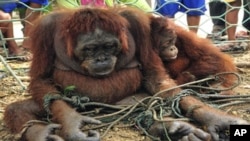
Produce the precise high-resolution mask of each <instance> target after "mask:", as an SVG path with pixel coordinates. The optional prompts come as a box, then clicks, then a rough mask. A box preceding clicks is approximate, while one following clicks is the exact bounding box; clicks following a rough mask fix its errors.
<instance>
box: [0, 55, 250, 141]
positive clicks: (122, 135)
mask: <svg viewBox="0 0 250 141" xmlns="http://www.w3.org/2000/svg"><path fill="white" fill-rule="evenodd" d="M231 55H232V56H233V58H234V60H235V63H246V64H248V65H249V62H250V51H246V52H244V53H239V54H231ZM7 63H8V65H9V66H10V67H11V68H12V69H13V70H14V72H15V74H16V75H17V76H18V78H19V79H21V80H22V82H23V84H24V86H27V85H28V84H29V77H28V75H27V74H28V73H27V72H28V70H29V69H28V68H29V65H30V62H21V61H17V60H8V61H7ZM239 74H240V75H241V76H242V78H243V82H242V83H241V84H240V86H238V87H237V88H236V89H235V91H236V92H237V93H239V94H242V95H243V94H250V66H248V67H240V68H239ZM0 77H1V79H0V141H15V140H16V138H17V136H13V135H11V134H10V133H9V132H8V130H7V129H6V128H5V126H4V124H3V121H2V117H3V112H4V108H5V107H6V106H7V105H8V104H9V103H11V102H14V101H17V100H22V99H25V98H28V97H29V94H28V93H27V91H26V90H23V87H21V85H20V84H19V83H18V81H17V80H16V79H15V78H14V77H13V76H12V75H11V74H10V73H9V71H8V70H7V69H6V67H4V65H3V63H0ZM225 110H226V111H227V112H229V113H232V114H235V115H239V116H241V117H243V118H244V119H246V120H248V121H250V103H249V104H244V105H234V106H230V107H227V109H225ZM101 131H105V128H104V129H102V130H101ZM103 140H104V141H117V140H119V141H145V140H149V139H148V137H146V136H144V135H141V133H140V132H139V131H138V129H136V128H133V127H125V126H120V125H119V126H117V127H115V128H112V129H111V130H110V131H109V132H108V134H107V135H106V136H105V137H104V138H103Z"/></svg>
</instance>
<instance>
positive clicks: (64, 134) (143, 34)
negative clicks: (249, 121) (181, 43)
mask: <svg viewBox="0 0 250 141" xmlns="http://www.w3.org/2000/svg"><path fill="white" fill-rule="evenodd" d="M127 12H128V14H126V11H124V13H123V14H122V11H120V12H117V11H116V9H99V8H82V9H76V10H72V11H62V12H55V13H52V14H49V15H47V16H45V17H43V18H41V19H40V20H38V23H37V24H36V26H35V27H34V29H33V31H32V34H31V35H30V37H31V41H32V46H33V47H34V48H32V53H33V56H34V58H33V60H32V64H31V69H30V76H31V82H30V85H29V92H30V93H31V95H32V98H31V99H27V100H24V101H18V102H15V103H12V104H10V105H8V106H7V108H6V109H5V113H4V121H5V124H6V126H7V127H8V128H9V129H10V130H11V131H12V132H14V133H17V132H20V131H21V129H22V127H23V125H25V123H26V122H29V121H32V122H29V123H32V124H28V126H26V130H24V132H23V136H22V139H23V140H28V141H46V140H55V141H62V140H66V141H71V140H73V141H80V140H81V141H97V140H100V136H99V133H98V132H96V131H89V132H88V133H84V132H82V131H81V130H80V127H81V126H83V124H84V123H94V124H99V123H100V121H98V120H95V119H93V118H91V117H86V116H82V115H81V114H80V113H78V111H76V110H75V108H76V107H74V106H73V105H70V104H69V103H67V102H66V101H63V100H62V99H60V97H61V96H62V95H63V94H64V92H63V91H64V90H65V89H66V88H67V87H68V86H72V85H73V86H75V87H76V89H75V92H74V93H72V94H74V95H75V96H79V97H85V96H87V97H89V99H90V100H91V101H96V102H103V103H115V102H117V101H120V100H122V99H124V98H125V97H128V96H131V95H133V94H135V93H136V91H137V90H138V89H141V88H142V87H145V89H146V90H147V92H148V94H154V93H156V92H158V91H161V90H163V89H166V88H171V87H173V86H175V85H176V84H175V82H174V80H172V79H170V77H169V76H168V74H166V73H165V69H164V66H163V64H162V62H161V59H160V57H159V56H158V55H157V54H156V53H155V52H154V51H153V50H152V45H151V40H150V38H151V37H150V19H149V18H148V16H147V15H145V14H144V13H141V12H139V11H138V12H136V13H134V14H133V12H131V11H130V10H128V11H127ZM126 15H127V16H128V17H127V16H126ZM133 20H135V21H137V23H135V24H131V25H130V23H131V21H133ZM133 29H135V30H133ZM139 35H140V36H139ZM139 37H140V38H139ZM139 66H140V67H139ZM177 92H179V89H176V90H173V91H168V92H167V93H164V94H163V95H161V96H164V97H170V96H173V95H174V94H175V93H177ZM48 97H53V98H54V99H52V100H51V99H50V103H49V105H46V104H44V103H46V100H48V99H46V98H48ZM47 104H48V103H47ZM180 104H181V107H182V110H183V113H184V114H185V113H188V111H190V106H195V107H196V108H195V109H193V110H192V113H191V114H189V115H190V118H193V119H195V120H197V121H199V122H200V123H202V124H203V125H205V126H206V127H207V128H208V131H209V133H210V134H211V135H212V136H215V140H216V137H217V136H216V135H217V133H219V132H220V131H224V130H225V129H227V128H228V126H229V125H230V124H232V123H234V124H239V123H246V122H245V121H244V120H242V119H240V118H237V117H233V116H229V115H227V114H226V113H224V112H222V111H218V110H216V109H213V108H211V107H209V106H207V105H205V104H204V103H202V102H200V101H198V100H196V99H195V98H193V97H191V96H187V97H184V98H182V99H181V103H180ZM44 105H45V106H44ZM197 106H198V108H197ZM48 114H50V116H51V120H52V121H53V122H54V123H55V124H48V125H46V124H44V123H43V122H37V121H34V120H42V119H43V118H44V117H47V115H48ZM221 117H222V118H221ZM206 118H209V120H208V119H206ZM166 124H167V126H166V128H167V130H169V131H170V133H171V135H172V136H175V135H176V134H178V135H181V136H180V137H179V138H178V139H183V140H188V141H197V140H202V141H205V140H209V139H210V135H209V134H208V133H206V132H205V131H203V130H201V129H198V128H196V127H194V126H192V125H190V124H188V123H185V122H179V121H173V122H166ZM161 125H162V124H159V123H157V122H155V123H154V124H152V126H151V128H150V129H149V131H150V132H152V134H154V135H156V136H162V135H161V134H160V133H161V132H162V131H163V129H162V128H161ZM54 129H58V130H59V133H57V132H56V133H55V132H54ZM155 131H157V132H155ZM217 140H218V139H217Z"/></svg>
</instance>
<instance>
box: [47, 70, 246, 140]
mask: <svg viewBox="0 0 250 141" xmlns="http://www.w3.org/2000/svg"><path fill="white" fill-rule="evenodd" d="M224 74H226V73H221V74H217V75H215V76H213V77H212V76H210V77H209V78H205V79H202V80H198V81H195V82H190V83H188V84H184V85H182V86H177V87H184V86H185V87H188V86H189V85H192V86H194V84H198V85H200V84H199V83H205V82H208V81H209V82H210V81H211V80H213V81H214V80H217V79H216V78H217V77H220V76H221V75H224ZM227 74H228V73H227ZM231 74H235V73H231ZM235 75H236V74H235ZM236 77H237V78H238V81H237V83H235V84H233V85H232V87H230V88H228V89H232V88H234V87H236V84H237V85H239V83H240V82H241V79H240V77H239V75H236ZM197 87H198V86H197ZM201 88H203V87H201ZM172 89H173V88H172ZM228 89H219V90H218V89H215V90H217V91H222V90H228ZM74 90H75V87H74V86H69V87H67V88H66V89H65V90H64V91H63V94H61V93H59V92H51V93H49V94H47V95H46V96H45V97H44V108H45V110H46V111H47V112H48V113H49V114H51V113H50V110H49V107H50V104H51V103H52V102H53V101H54V100H63V101H65V102H67V103H68V104H70V105H71V106H72V107H74V108H77V109H78V110H79V111H84V112H81V114H82V115H86V116H91V117H93V118H95V119H98V120H100V121H102V123H103V124H101V125H93V126H92V127H87V128H86V127H84V129H82V130H93V129H99V128H102V127H107V128H106V130H105V131H104V133H103V134H102V137H104V136H105V135H106V134H107V133H108V132H109V130H110V129H111V128H112V127H113V126H114V125H116V124H117V123H118V122H123V123H126V122H127V123H128V122H129V123H130V125H132V126H136V127H138V128H139V129H141V131H142V132H143V133H144V134H145V135H147V136H148V137H150V138H151V139H152V140H159V138H158V137H154V136H152V135H150V134H149V133H148V129H149V128H150V127H151V125H152V124H153V123H154V122H162V126H163V127H164V126H165V124H166V122H168V121H178V120H181V121H190V120H191V119H189V118H186V117H187V115H188V114H189V115H191V114H192V111H193V110H194V109H196V108H199V107H198V106H197V105H194V106H191V107H190V108H189V110H188V111H187V112H186V115H183V114H182V112H181V108H180V100H181V99H182V98H183V97H185V96H194V97H196V98H198V99H200V100H202V101H203V102H205V103H207V104H210V105H213V106H214V107H216V108H223V107H226V106H230V105H233V104H239V103H241V104H244V103H248V102H250V95H229V96H227V95H215V94H201V93H198V92H197V91H195V90H193V89H184V90H182V91H181V92H180V93H178V94H176V95H175V96H174V97H171V98H165V99H164V98H161V97H157V95H158V94H160V93H162V92H167V91H168V90H170V89H166V90H163V91H161V92H158V93H156V94H155V95H153V96H148V97H145V98H144V99H142V100H139V101H138V100H137V102H136V103H135V104H134V105H112V104H105V103H99V102H91V101H90V100H89V98H88V97H80V96H77V95H79V94H77V93H76V92H74ZM229 102H230V103H229ZM107 113H108V114H107ZM171 116H177V117H178V118H176V119H171V120H169V119H164V117H171ZM164 130H165V131H164V135H165V138H166V139H169V140H170V138H169V135H168V132H167V129H164Z"/></svg>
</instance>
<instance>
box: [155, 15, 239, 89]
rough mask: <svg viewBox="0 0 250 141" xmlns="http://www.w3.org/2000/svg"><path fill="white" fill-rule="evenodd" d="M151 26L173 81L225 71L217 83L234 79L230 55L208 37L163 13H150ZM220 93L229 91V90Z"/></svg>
mask: <svg viewBox="0 0 250 141" xmlns="http://www.w3.org/2000/svg"><path fill="white" fill-rule="evenodd" d="M151 19H152V22H151V28H152V39H153V44H154V45H155V46H154V47H155V51H156V52H157V53H158V54H159V55H160V57H161V58H162V60H163V62H164V65H165V67H166V68H167V70H168V72H169V74H170V76H171V77H172V78H173V79H175V80H176V83H177V84H179V85H180V84H184V83H187V82H191V81H194V80H199V79H203V78H206V77H208V76H210V75H215V74H219V73H225V72H229V74H225V75H221V76H220V79H221V80H220V81H221V82H220V83H221V84H219V86H220V87H222V88H227V87H230V86H233V85H234V83H235V82H236V81H235V80H236V78H237V77H236V76H235V75H233V74H230V72H232V73H235V72H237V69H236V66H235V65H234V62H233V60H232V58H231V57H230V56H229V55H227V54H225V53H223V52H220V51H219V49H218V48H216V47H215V46H214V45H213V44H212V42H211V41H209V40H208V39H204V38H200V37H198V36H197V35H196V34H195V33H193V32H191V31H187V30H186V29H184V28H183V27H181V26H178V25H176V24H174V23H173V22H172V21H170V20H168V19H167V18H165V17H153V16H152V18H151ZM223 94H231V93H230V92H229V91H225V92H223Z"/></svg>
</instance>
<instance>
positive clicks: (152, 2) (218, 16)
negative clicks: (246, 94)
mask: <svg viewBox="0 0 250 141" xmlns="http://www.w3.org/2000/svg"><path fill="white" fill-rule="evenodd" d="M83 1H85V2H86V1H88V0H50V2H49V5H48V6H45V7H42V8H32V7H30V6H29V5H27V4H25V3H23V2H21V1H20V0H0V5H1V4H6V3H17V4H19V5H22V6H23V7H25V8H27V9H30V10H33V11H34V12H35V11H43V12H50V11H52V10H53V9H51V5H52V4H53V5H55V6H63V7H67V8H74V7H78V6H80V3H81V2H83ZM89 1H91V0H89ZM94 1H95V2H96V1H98V0H94ZM100 1H102V0H100ZM197 1H199V0H197ZM241 1H242V3H243V4H242V5H241V6H239V7H231V6H230V5H228V4H226V6H227V7H231V8H233V9H240V12H239V20H238V23H237V24H229V23H228V22H227V21H226V20H225V16H226V14H227V13H228V12H229V10H224V11H223V12H221V13H219V12H218V13H216V11H217V10H220V11H221V10H222V7H216V9H215V10H211V9H210V6H211V5H213V3H218V2H221V1H220V0H205V3H204V5H202V6H201V7H199V8H193V9H190V8H189V9H188V8H187V7H186V6H185V5H183V4H182V3H180V2H179V1H178V0H165V1H163V3H162V5H160V6H158V7H157V8H156V5H157V2H159V0H105V4H106V5H108V6H116V5H120V4H123V5H130V6H131V5H132V6H135V7H138V8H141V9H142V10H144V11H147V12H152V13H155V14H160V13H159V12H157V11H158V10H159V8H161V7H163V6H167V5H169V4H174V3H175V4H179V5H180V6H182V7H185V8H187V9H188V10H187V11H186V12H189V11H192V10H195V11H199V12H203V11H202V10H201V9H202V8H206V9H207V11H205V12H204V15H202V16H201V21H200V23H199V25H198V26H197V28H198V33H197V34H198V35H199V36H202V37H204V38H206V37H207V36H208V35H209V36H210V39H211V40H212V41H213V42H214V43H215V44H223V43H225V42H228V41H227V40H226V38H225V37H224V38H218V36H211V35H214V34H211V32H212V30H213V22H214V21H216V20H217V21H220V22H222V23H223V24H222V25H223V26H222V27H223V28H222V29H220V30H218V32H217V34H218V35H219V34H223V33H225V32H226V31H227V29H228V28H230V27H232V26H237V30H238V31H240V30H244V31H249V29H250V11H249V9H250V3H249V2H248V1H249V0H241ZM48 7H50V8H48ZM210 10H211V11H210ZM211 12H214V14H215V15H211V14H210V13H211ZM17 13H18V12H17ZM31 14H32V13H31ZM186 15H187V13H185V12H184V13H181V12H178V13H176V15H175V16H174V20H175V22H176V23H177V24H179V25H181V26H183V27H185V28H188V25H187V21H186ZM29 16H31V15H25V16H24V17H22V16H21V17H19V16H15V17H14V18H12V19H11V20H0V24H1V23H3V22H13V23H22V22H25V23H27V24H32V23H30V22H28V21H27V18H28V17H29ZM244 16H245V17H244ZM243 17H244V18H243ZM226 24H228V25H229V26H224V25H226ZM19 25H20V24H19ZM243 25H247V28H248V30H247V29H246V28H245V27H244V26H243ZM14 31H15V33H19V35H20V32H21V31H20V30H18V31H17V29H15V28H14ZM214 37H215V38H214ZM25 38H28V37H23V36H21V37H20V36H18V37H17V36H15V37H13V38H12V37H8V38H7V37H4V36H3V34H2V32H1V29H0V41H1V42H2V46H3V49H4V57H5V58H6V59H12V58H13V57H12V56H9V55H8V49H7V47H6V42H7V41H10V40H15V41H20V42H21V41H22V40H23V39H25ZM249 40H250V38H249V37H248V36H247V38H239V40H236V41H237V42H239V41H240V42H244V41H246V42H249ZM0 57H1V58H2V56H0ZM1 61H2V62H3V63H4V64H6V62H4V61H5V60H4V59H1ZM6 65H7V64H6ZM7 68H9V69H11V68H10V67H7ZM10 71H11V70H10ZM18 81H19V80H18ZM20 84H21V82H20ZM21 85H22V84H21Z"/></svg>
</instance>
